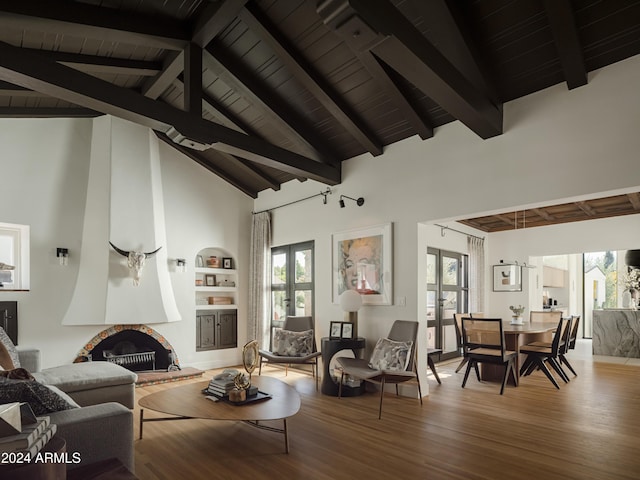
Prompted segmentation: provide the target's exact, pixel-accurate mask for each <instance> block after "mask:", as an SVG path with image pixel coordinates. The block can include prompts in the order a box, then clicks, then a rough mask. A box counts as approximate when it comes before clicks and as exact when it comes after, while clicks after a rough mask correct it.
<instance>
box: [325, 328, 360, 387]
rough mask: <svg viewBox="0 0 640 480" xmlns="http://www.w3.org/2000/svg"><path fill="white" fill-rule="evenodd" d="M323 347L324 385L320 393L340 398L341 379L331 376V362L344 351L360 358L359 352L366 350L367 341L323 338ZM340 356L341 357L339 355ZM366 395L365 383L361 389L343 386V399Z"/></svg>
mask: <svg viewBox="0 0 640 480" xmlns="http://www.w3.org/2000/svg"><path fill="white" fill-rule="evenodd" d="M321 345H322V349H321V350H322V364H323V375H322V385H321V387H320V391H321V392H322V393H323V394H325V395H332V396H334V397H337V396H338V387H339V385H338V383H339V381H340V379H335V378H334V377H333V375H332V374H331V368H330V365H331V360H332V359H333V358H334V357H335V356H336V354H337V353H338V352H340V351H342V350H351V351H352V352H353V354H354V356H358V354H359V351H360V350H362V349H364V346H365V339H364V338H362V337H358V338H329V337H323V338H322V340H321ZM338 356H340V355H338ZM363 393H364V382H362V383H361V384H360V386H359V387H350V386H348V385H343V386H342V396H343V397H354V396H356V395H362V394H363Z"/></svg>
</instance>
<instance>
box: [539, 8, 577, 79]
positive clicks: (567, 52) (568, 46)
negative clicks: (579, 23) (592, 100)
mask: <svg viewBox="0 0 640 480" xmlns="http://www.w3.org/2000/svg"><path fill="white" fill-rule="evenodd" d="M542 3H543V4H544V8H545V10H546V12H547V17H548V18H549V24H550V25H551V31H552V33H553V39H554V42H555V45H556V48H557V49H558V56H559V57H560V64H561V65H562V70H563V71H564V76H565V78H566V80H567V87H569V90H571V89H572V88H576V87H580V86H582V85H586V84H587V67H586V66H585V63H584V57H583V54H582V47H581V45H580V38H579V37H578V29H577V27H576V21H575V18H574V16H573V9H572V7H571V2H570V0H543V2H542Z"/></svg>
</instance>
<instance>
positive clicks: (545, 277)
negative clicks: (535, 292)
mask: <svg viewBox="0 0 640 480" xmlns="http://www.w3.org/2000/svg"><path fill="white" fill-rule="evenodd" d="M566 274H567V271H566V270H562V269H560V268H555V267H546V266H545V267H543V269H542V286H543V287H550V288H564V287H565V285H566V283H565V276H566Z"/></svg>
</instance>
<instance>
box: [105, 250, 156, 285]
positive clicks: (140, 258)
mask: <svg viewBox="0 0 640 480" xmlns="http://www.w3.org/2000/svg"><path fill="white" fill-rule="evenodd" d="M109 245H111V246H112V247H113V249H114V250H115V251H116V252H118V253H119V254H120V255H122V256H123V257H127V266H128V267H129V269H131V270H132V271H133V284H134V285H135V286H138V285H140V276H141V275H142V269H143V268H144V262H145V260H146V259H147V258H150V257H152V256H153V255H155V254H156V252H157V251H158V250H160V249H161V248H162V247H158V248H156V249H155V250H154V251H153V252H149V253H145V252H134V251H129V252H127V251H126V250H122V249H121V248H118V247H116V246H115V245H114V244H113V243H111V242H109Z"/></svg>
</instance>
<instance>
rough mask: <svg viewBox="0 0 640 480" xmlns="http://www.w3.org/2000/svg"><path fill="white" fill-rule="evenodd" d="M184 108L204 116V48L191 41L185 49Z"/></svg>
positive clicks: (192, 113)
mask: <svg viewBox="0 0 640 480" xmlns="http://www.w3.org/2000/svg"><path fill="white" fill-rule="evenodd" d="M183 98H184V109H185V111H187V112H189V113H190V114H191V115H196V116H197V117H202V48H200V46H198V45H196V44H195V43H190V44H189V46H188V47H187V48H186V49H185V51H184V97H183Z"/></svg>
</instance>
